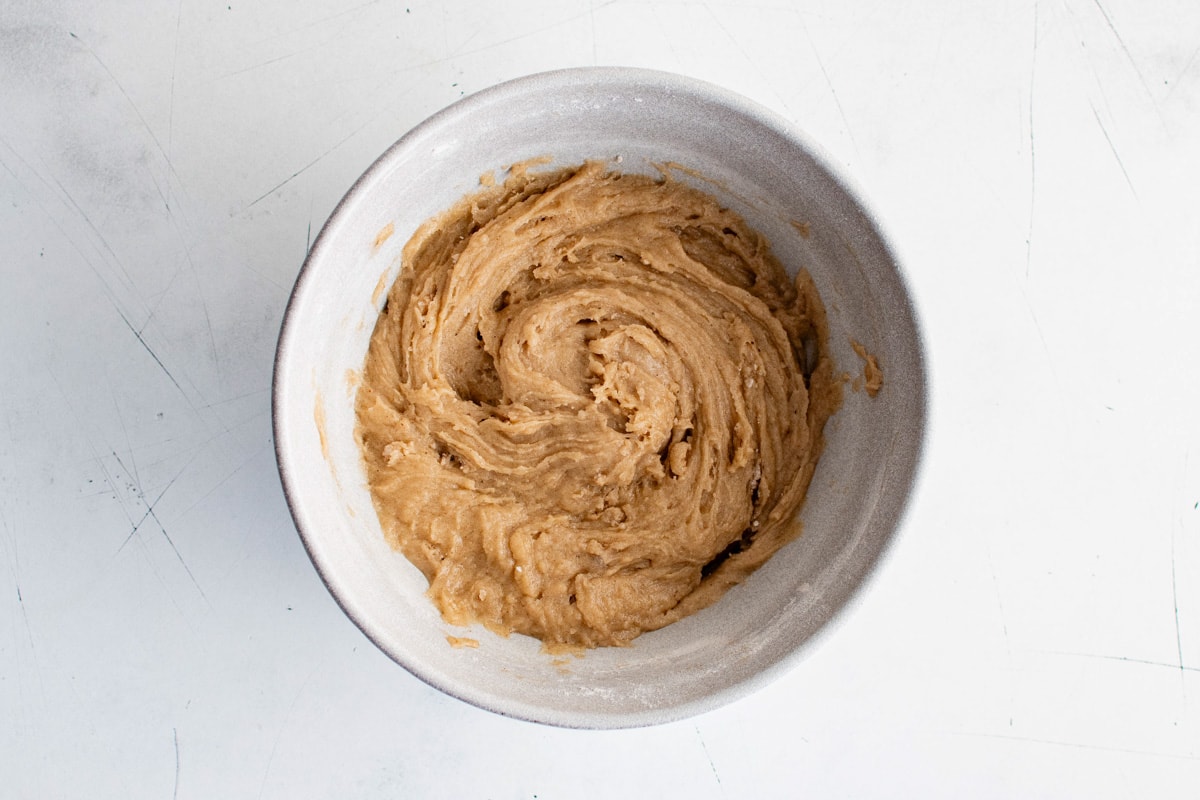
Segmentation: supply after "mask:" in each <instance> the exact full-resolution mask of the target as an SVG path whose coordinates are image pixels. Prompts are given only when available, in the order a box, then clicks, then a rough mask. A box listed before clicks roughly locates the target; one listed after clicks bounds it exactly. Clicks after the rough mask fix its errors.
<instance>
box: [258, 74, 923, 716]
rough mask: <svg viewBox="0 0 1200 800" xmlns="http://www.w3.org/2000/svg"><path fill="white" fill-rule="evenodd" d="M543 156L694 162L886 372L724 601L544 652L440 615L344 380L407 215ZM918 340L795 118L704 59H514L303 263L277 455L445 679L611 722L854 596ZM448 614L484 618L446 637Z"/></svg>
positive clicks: (330, 535) (682, 712)
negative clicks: (760, 102) (616, 635)
mask: <svg viewBox="0 0 1200 800" xmlns="http://www.w3.org/2000/svg"><path fill="white" fill-rule="evenodd" d="M539 156H548V157H550V158H552V159H553V163H555V164H569V163H579V162H581V161H583V160H585V159H614V158H617V157H619V158H620V169H622V170H623V171H637V172H645V173H648V174H655V172H656V170H655V166H654V165H655V164H662V163H666V162H674V163H676V164H680V165H683V166H684V167H687V168H688V169H690V170H694V171H695V172H696V173H697V175H702V176H703V177H702V178H701V177H695V178H688V177H686V176H685V178H686V179H687V180H689V181H692V182H694V183H695V184H696V185H698V186H700V187H701V188H703V189H705V190H706V191H709V192H711V193H713V194H715V195H717V196H718V197H719V198H720V199H721V200H722V202H724V203H726V204H728V205H729V206H730V207H732V208H734V209H736V210H737V211H739V212H740V213H741V214H742V215H743V216H744V217H745V218H746V219H747V221H748V222H749V223H750V224H751V225H752V226H753V227H755V228H757V229H758V230H759V231H760V232H761V233H763V234H764V235H765V236H766V237H767V239H768V240H769V241H770V244H771V247H772V249H773V250H774V252H775V254H776V256H778V258H779V259H780V260H781V261H782V262H783V263H784V264H785V265H787V266H788V268H789V269H792V270H795V269H796V268H798V267H800V266H803V267H804V268H806V269H808V270H809V272H810V273H811V274H812V276H813V279H814V281H815V283H816V285H817V288H818V290H819V291H820V293H821V295H822V297H823V299H824V301H825V304H826V306H827V310H828V314H829V324H830V334H831V342H830V343H831V348H832V353H833V357H834V358H835V360H836V363H837V365H838V369H839V370H842V371H845V372H847V373H851V374H861V371H862V362H861V360H860V359H859V357H858V356H857V355H855V353H854V351H853V350H852V348H851V340H855V341H858V342H861V343H862V344H863V345H864V346H865V347H866V348H867V349H868V350H869V351H870V352H871V353H873V354H875V355H876V356H877V357H878V360H879V364H880V365H881V367H882V370H883V375H884V384H883V388H882V390H881V391H880V392H879V393H878V395H877V396H875V397H868V396H867V394H866V393H865V392H862V391H857V392H856V391H853V390H852V389H851V387H850V386H849V385H848V386H847V391H846V393H845V400H844V403H843V405H842V408H841V409H840V410H839V411H838V413H837V414H836V415H835V416H834V417H833V418H832V420H831V421H830V423H829V424H828V425H827V427H826V438H827V443H826V448H825V452H824V455H822V457H821V460H820V463H819V465H818V468H817V471H816V475H815V478H814V480H813V483H812V486H811V489H810V492H809V496H808V500H807V502H806V503H805V505H804V507H803V509H802V511H801V519H802V522H803V526H804V533H803V535H802V536H801V537H800V538H799V539H798V540H796V541H795V542H793V543H792V544H790V545H789V546H787V547H786V548H784V549H782V550H781V551H779V552H778V553H777V554H776V555H775V556H774V557H773V558H772V559H771V560H770V561H769V562H768V563H767V564H766V565H765V566H764V567H763V568H761V569H760V570H759V571H758V572H756V573H755V574H754V575H752V576H751V577H750V578H749V579H748V580H746V581H745V582H744V583H743V584H741V585H739V586H737V587H735V588H734V589H733V590H731V591H730V592H729V593H728V594H727V595H726V596H725V597H723V598H722V599H721V600H720V601H719V602H718V603H716V604H714V605H713V606H711V607H709V608H707V609H705V610H704V611H701V612H700V613H697V614H695V615H693V616H691V617H688V618H686V619H684V620H682V621H680V622H677V623H675V624H673V625H670V626H668V627H666V628H664V629H662V630H659V631H655V632H652V633H648V634H644V635H643V636H641V637H640V638H638V639H637V640H635V642H634V643H633V644H632V645H631V646H629V647H622V648H602V649H597V650H592V651H588V652H587V653H586V654H585V655H584V656H583V657H581V658H567V659H565V661H566V663H564V659H563V658H562V657H558V658H556V657H554V656H551V655H548V654H546V653H545V652H543V651H542V648H541V644H540V642H538V641H536V640H534V639H531V638H528V637H525V636H521V635H512V636H510V637H508V638H502V637H499V636H496V635H493V634H491V633H490V632H488V631H486V630H485V629H483V628H482V627H481V626H474V627H469V628H456V627H454V626H451V625H449V624H447V623H446V622H444V621H443V620H442V619H441V617H440V616H439V614H438V612H437V610H436V609H435V608H434V606H433V604H432V602H431V601H430V600H429V599H428V598H427V597H426V595H425V590H426V588H427V585H426V581H425V579H424V577H423V576H422V575H421V573H420V572H419V571H418V570H417V569H416V568H415V567H413V566H412V565H411V564H410V563H409V562H408V561H407V560H406V559H405V558H404V557H403V556H402V555H400V554H399V553H397V552H395V551H393V550H392V549H391V548H390V547H389V546H388V545H387V544H386V542H385V541H384V537H383V534H382V532H381V528H380V525H379V522H378V519H377V517H376V514H375V511H374V508H373V506H372V504H371V498H370V494H369V492H368V489H367V485H366V474H365V469H364V466H363V462H362V459H361V457H360V455H359V451H358V448H357V445H356V443H355V438H354V423H355V417H354V395H355V390H356V380H357V376H358V374H359V371H360V370H361V368H362V365H363V359H364V356H365V354H366V351H367V343H368V340H369V338H370V336H371V332H372V330H373V328H374V325H375V321H376V318H377V315H378V314H379V311H380V308H381V307H382V305H383V302H384V298H385V296H386V293H387V289H388V287H389V286H390V285H391V283H392V281H393V280H394V278H395V277H396V275H397V273H398V271H399V270H401V269H403V268H404V265H403V264H402V263H401V261H400V251H401V248H402V247H403V246H404V243H405V242H406V241H407V240H408V238H409V236H410V235H411V234H412V232H413V231H414V230H415V229H416V227H417V226H418V225H419V224H420V223H421V222H423V221H425V220H426V219H427V218H429V217H431V216H433V215H434V214H436V213H438V212H440V211H442V210H444V209H446V208H448V207H449V206H450V205H452V204H453V203H454V202H455V201H456V200H458V199H460V198H461V197H462V196H463V195H465V194H467V193H469V192H472V191H475V190H477V188H478V182H479V177H480V175H482V174H483V173H485V172H489V171H498V170H499V169H500V168H502V167H504V166H505V165H509V164H512V163H514V162H519V161H522V160H525V159H530V158H534V157H539ZM925 381H926V378H925V369H924V361H923V355H922V344H921V337H920V334H919V330H918V327H917V322H916V319H915V314H914V311H913V307H912V304H911V303H910V300H909V296H908V293H907V291H906V288H905V283H904V279H903V275H902V273H901V271H900V268H899V267H898V265H897V263H896V260H895V258H894V257H893V255H892V252H891V251H890V250H889V248H888V246H887V244H886V243H885V241H884V240H883V238H882V237H881V234H880V232H879V230H878V227H877V225H876V224H875V223H874V221H873V219H872V216H871V214H870V212H869V211H867V210H866V209H865V208H864V205H863V203H862V201H861V200H860V199H859V197H858V196H857V194H856V193H855V192H853V191H851V190H849V189H848V188H847V182H846V181H845V179H844V178H842V177H840V176H839V174H838V170H837V169H836V168H835V167H833V166H831V164H830V163H829V161H828V160H827V159H825V158H823V157H822V156H820V155H819V154H818V150H817V148H815V147H814V145H813V144H812V143H810V142H809V141H808V140H807V139H806V138H805V137H804V136H803V135H802V134H800V133H799V132H797V131H796V130H795V129H794V128H793V127H792V126H791V125H790V124H789V123H788V122H787V121H785V120H783V119H782V118H780V117H778V116H777V115H775V114H774V113H772V112H770V111H768V110H765V109H763V108H761V107H759V106H757V105H755V104H754V103H752V102H750V101H748V100H746V99H745V98H743V97H740V96H738V95H735V94H733V93H731V92H728V91H725V90H723V89H720V88H717V87H715V86H712V85H709V84H706V83H701V82H698V81H696V80H692V79H688V78H684V77H680V76H676V75H670V74H665V73H660V72H651V71H644V70H635V69H577V70H564V71H558V72H550V73H543V74H538V75H532V76H529V77H525V78H520V79H517V80H514V81H510V82H508V83H503V84H500V85H498V86H495V87H493V88H490V89H487V90H485V91H482V92H479V93H478V94H475V95H472V96H470V97H467V98H466V99H464V100H461V101H459V102H457V103H455V104H454V105H452V106H450V107H449V108H446V109H445V110H443V111H441V112H440V113H438V114H435V115H434V116H433V117H430V118H429V119H428V120H426V121H425V122H423V123H421V124H420V125H418V126H417V127H416V128H414V129H413V130H411V131H410V132H409V133H407V134H406V135H405V136H404V137H403V138H401V139H400V140H399V141H398V142H397V143H396V144H395V145H393V146H392V147H391V148H390V149H389V150H388V151H387V152H385V153H384V154H383V155H382V156H381V157H380V158H379V160H377V161H376V162H375V163H374V164H373V165H372V166H371V167H370V169H368V170H367V172H366V173H365V174H364V175H363V176H362V177H361V178H360V179H359V180H358V181H357V182H356V183H355V184H354V186H353V187H351V189H350V190H349V192H348V193H347V194H346V196H345V198H344V199H343V200H342V201H341V203H340V204H339V205H338V206H337V208H336V209H335V210H334V212H333V214H332V215H331V216H330V218H329V220H328V221H327V222H326V224H325V226H324V228H323V230H322V231H321V234H320V236H319V237H318V238H317V240H316V242H315V244H314V245H313V247H312V250H311V252H310V253H309V256H308V259H307V261H306V262H305V264H304V267H303V269H302V270H301V272H300V275H299V278H298V279H297V281H296V286H295V289H294V291H293V293H292V297H291V300H290V302H289V304H288V307H287V312H286V316H285V319H284V323H283V329H282V332H281V334H280V338H279V347H278V352H277V357H276V364H275V382H274V397H273V403H274V409H273V410H274V425H275V447H276V453H277V458H278V463H279V471H280V474H281V477H282V480H283V486H284V489H285V492H286V495H287V499H288V504H289V505H290V507H291V511H292V515H293V517H294V519H295V522H296V527H297V528H298V530H299V532H300V535H301V538H302V539H303V542H304V545H305V547H306V548H307V550H308V553H309V555H310V557H311V558H312V561H313V564H314V565H315V566H316V568H317V570H318V571H319V573H320V575H321V578H322V579H323V580H324V581H325V583H326V585H327V586H328V587H329V590H330V592H331V593H332V594H333V596H334V597H335V598H336V599H337V602H338V603H339V604H340V605H341V607H342V608H343V609H344V610H345V612H346V614H347V615H348V616H349V617H350V618H351V619H352V620H353V621H354V622H355V624H357V625H358V626H359V627H360V628H361V629H362V630H363V632H364V633H365V634H366V635H367V636H368V637H370V639H371V640H372V641H374V642H375V644H376V645H378V646H379V647H380V648H381V649H382V650H383V651H384V652H385V653H387V654H388V655H389V656H391V657H392V658H393V659H394V660H395V661H396V662H397V663H399V664H400V665H402V666H403V667H404V668H406V669H408V670H409V671H410V672H412V673H413V674H414V675H416V676H417V677H419V678H421V679H422V680H424V681H426V682H428V683H429V684H431V685H433V686H435V687H437V688H438V689H440V690H442V691H444V692H446V693H448V694H450V695H453V696H454V697H458V698H460V699H462V700H465V701H467V702H469V703H473V704H475V705H477V706H481V707H483V708H486V709H490V710H492V711H495V712H498V713H501V714H506V715H510V716H514V717H519V718H523V719H527V720H533V721H537V722H542V723H548V724H552V725H560V726H568V727H587V728H617V727H631V726H640V725H649V724H655V723H661V722H666V721H669V720H675V719H680V718H683V717H686V716H689V715H692V714H696V713H699V712H702V711H705V710H708V709H711V708H714V707H716V706H718V705H721V704H723V703H727V702H729V701H731V700H733V699H735V698H737V697H739V696H741V695H743V694H745V693H747V692H750V691H751V690H753V689H755V688H757V687H761V686H763V685H764V684H765V683H767V682H768V681H770V680H771V679H772V678H774V677H776V676H778V675H779V674H781V672H782V671H783V670H786V669H788V668H789V666H791V665H793V664H794V663H795V662H796V660H797V659H798V658H800V657H802V656H803V654H804V653H805V652H806V651H807V650H808V649H809V647H810V646H811V644H812V642H813V639H814V635H815V634H817V633H818V632H819V631H821V630H822V629H823V628H825V627H826V626H828V625H829V624H830V622H831V621H832V620H834V618H835V617H838V616H839V615H840V614H841V613H842V612H843V610H844V609H845V607H846V605H847V602H848V601H849V600H850V599H851V598H852V596H853V595H854V594H855V592H856V591H857V590H858V589H859V588H860V586H861V584H862V583H863V581H864V579H866V578H867V577H868V576H869V574H870V573H871V572H872V570H873V569H874V568H875V567H876V565H877V564H878V563H879V561H880V557H881V555H883V553H884V552H885V550H886V549H887V547H888V545H889V542H890V541H891V540H892V538H893V536H894V535H895V532H896V529H897V526H898V524H899V522H900V519H901V516H902V512H903V509H904V507H905V505H906V502H907V498H908V497H909V495H910V492H911V489H912V486H913V481H914V477H915V473H916V469H917V466H918V462H919V456H920V451H921V445H922V440H923V436H924V430H925V403H926V385H925ZM447 636H460V637H470V638H473V639H476V640H478V642H479V646H478V648H456V647H451V646H450V644H449V643H448V640H447Z"/></svg>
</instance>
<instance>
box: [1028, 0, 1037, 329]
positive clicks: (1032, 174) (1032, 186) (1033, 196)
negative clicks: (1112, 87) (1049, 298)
mask: <svg viewBox="0 0 1200 800" xmlns="http://www.w3.org/2000/svg"><path fill="white" fill-rule="evenodd" d="M1040 7H1041V4H1040V3H1034V5H1033V54H1032V56H1031V57H1030V59H1029V227H1028V228H1027V230H1026V234H1025V277H1026V278H1028V277H1029V265H1030V262H1031V261H1032V260H1033V212H1034V209H1035V208H1036V201H1037V152H1036V151H1035V150H1034V143H1033V89H1034V81H1035V79H1036V77H1037V50H1038V10H1039V8H1040ZM1038 333H1039V335H1040V334H1041V331H1040V330H1039V331H1038Z"/></svg>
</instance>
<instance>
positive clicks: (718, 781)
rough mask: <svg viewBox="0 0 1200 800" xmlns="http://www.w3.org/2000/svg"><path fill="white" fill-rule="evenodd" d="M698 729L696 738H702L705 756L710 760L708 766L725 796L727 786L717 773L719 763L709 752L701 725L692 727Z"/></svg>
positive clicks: (701, 745)
mask: <svg viewBox="0 0 1200 800" xmlns="http://www.w3.org/2000/svg"><path fill="white" fill-rule="evenodd" d="M692 730H694V731H696V738H697V739H699V740H700V749H701V750H703V751H704V758H705V760H706V761H708V768H709V769H711V770H712V774H713V777H714V778H716V780H717V788H718V789H720V790H721V796H722V797H724V796H725V787H724V786H723V785H722V784H721V776H720V774H718V773H717V765H716V764H714V763H713V760H712V756H711V755H709V753H708V745H707V744H705V743H704V736H703V735H702V734H701V733H700V726H698V725H696V726H693V727H692Z"/></svg>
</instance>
